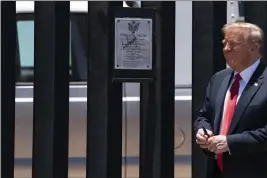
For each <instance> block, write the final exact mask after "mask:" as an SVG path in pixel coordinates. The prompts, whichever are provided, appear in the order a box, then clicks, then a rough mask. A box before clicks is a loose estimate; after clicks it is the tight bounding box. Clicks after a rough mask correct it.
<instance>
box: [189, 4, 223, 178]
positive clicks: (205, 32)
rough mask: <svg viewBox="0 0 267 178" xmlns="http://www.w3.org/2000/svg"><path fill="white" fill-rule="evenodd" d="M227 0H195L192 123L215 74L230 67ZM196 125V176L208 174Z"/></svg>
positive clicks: (193, 151) (193, 138)
mask: <svg viewBox="0 0 267 178" xmlns="http://www.w3.org/2000/svg"><path fill="white" fill-rule="evenodd" d="M226 12H227V11H226V1H225V2H224V1H221V2H214V1H211V2H197V1H194V2H193V30H192V45H193V46H192V77H193V78H192V86H193V87H192V124H194V121H195V119H196V117H197V112H198V110H199V109H200V108H201V107H202V103H203V101H204V96H205V92H206V87H207V84H208V82H209V80H210V79H211V77H212V75H213V74H214V73H215V72H217V71H219V70H222V69H224V68H225V67H226V64H225V60H224V57H223V53H222V40H223V36H222V33H221V28H222V27H223V25H224V24H226V23H227V22H226ZM195 134H196V133H195V131H194V127H192V142H193V145H192V178H206V176H205V173H206V170H205V159H204V155H203V154H202V151H201V150H200V148H199V146H198V145H196V144H195V140H196V139H195Z"/></svg>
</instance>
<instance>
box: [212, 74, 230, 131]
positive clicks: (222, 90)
mask: <svg viewBox="0 0 267 178" xmlns="http://www.w3.org/2000/svg"><path fill="white" fill-rule="evenodd" d="M232 77H233V71H232V72H229V74H228V75H227V76H226V77H225V78H224V80H223V81H222V83H221V85H220V87H219V91H218V97H217V99H216V106H218V107H215V113H216V115H215V119H214V132H215V134H218V133H219V129H220V122H221V118H222V112H223V105H224V99H225V95H226V91H227V89H228V87H229V84H230V81H231V79H232Z"/></svg>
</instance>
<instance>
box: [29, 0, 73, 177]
mask: <svg viewBox="0 0 267 178" xmlns="http://www.w3.org/2000/svg"><path fill="white" fill-rule="evenodd" d="M69 10H70V3H69V2H67V1H66V2H43V1H42V2H35V22H34V23H35V24H34V29H35V33H34V65H35V66H34V105H33V107H34V113H33V114H34V120H33V122H34V128H33V168H32V176H33V178H67V177H68V140H69V139H68V130H69Z"/></svg>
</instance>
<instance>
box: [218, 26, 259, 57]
mask: <svg viewBox="0 0 267 178" xmlns="http://www.w3.org/2000/svg"><path fill="white" fill-rule="evenodd" d="M236 28H238V29H240V33H241V34H242V36H243V37H244V38H245V39H246V40H249V41H250V42H252V43H254V44H257V45H258V46H259V48H260V52H261V51H262V47H263V39H264V37H263V36H264V34H263V31H262V29H261V28H260V27H259V26H257V25H255V24H252V23H248V22H233V23H228V24H225V25H224V26H223V28H222V32H223V34H224V35H225V33H226V32H227V31H229V30H230V29H236Z"/></svg>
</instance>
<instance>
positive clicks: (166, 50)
mask: <svg viewBox="0 0 267 178" xmlns="http://www.w3.org/2000/svg"><path fill="white" fill-rule="evenodd" d="M142 7H154V8H156V16H155V21H156V22H155V34H156V36H155V43H156V44H157V45H156V48H155V51H156V53H155V60H156V82H155V92H156V94H155V110H154V112H155V118H154V119H155V150H154V158H153V161H154V167H153V169H154V172H153V178H173V177H174V83H175V82H174V76H175V75H174V67H175V2H174V1H173V2H155V1H154V2H149V1H143V2H142Z"/></svg>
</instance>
